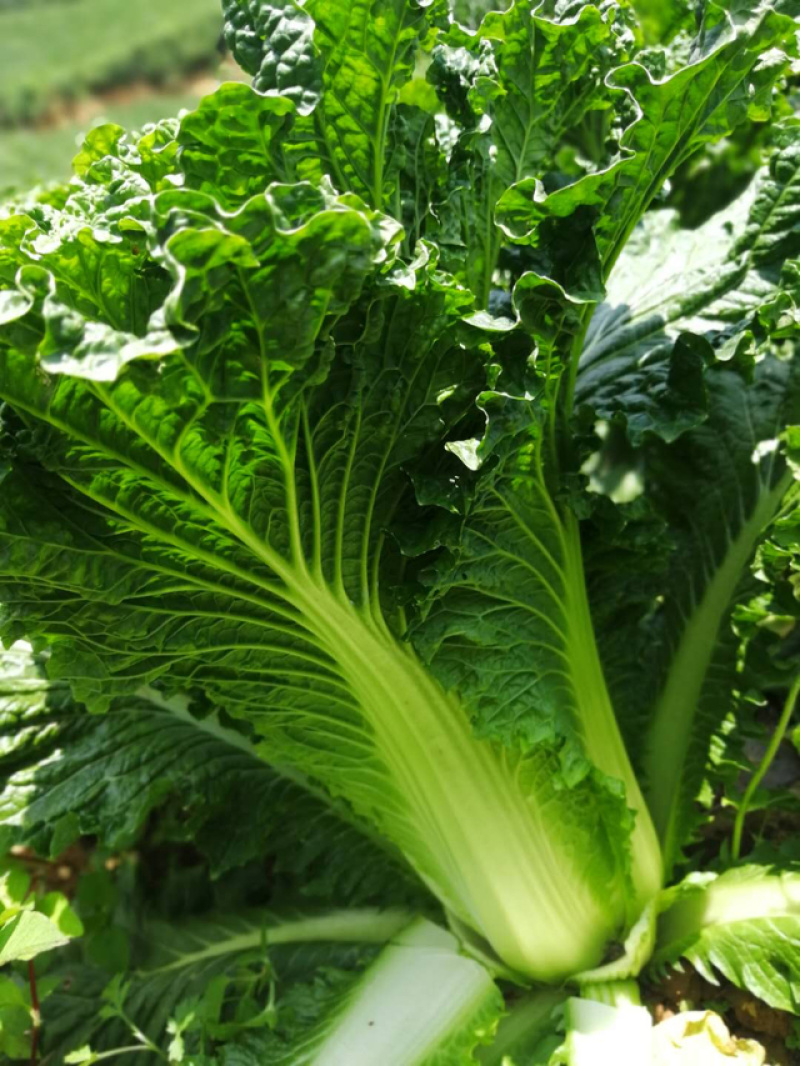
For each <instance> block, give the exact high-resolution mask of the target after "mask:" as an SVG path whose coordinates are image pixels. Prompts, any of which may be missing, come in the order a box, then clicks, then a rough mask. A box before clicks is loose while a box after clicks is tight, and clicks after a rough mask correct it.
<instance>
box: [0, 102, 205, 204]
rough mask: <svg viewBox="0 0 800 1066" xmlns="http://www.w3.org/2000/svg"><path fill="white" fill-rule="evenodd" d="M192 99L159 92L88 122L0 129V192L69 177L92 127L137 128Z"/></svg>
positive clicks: (110, 109)
mask: <svg viewBox="0 0 800 1066" xmlns="http://www.w3.org/2000/svg"><path fill="white" fill-rule="evenodd" d="M197 102H198V98H197V97H196V96H191V95H188V94H187V93H186V92H183V93H159V94H156V95H154V96H151V97H147V98H146V99H142V100H137V101H135V102H134V103H130V104H124V105H116V106H114V105H109V106H107V107H104V108H103V109H102V110H98V111H97V113H96V114H95V115H94V116H93V117H92V118H91V119H90V120H88V121H86V122H82V123H71V124H69V125H66V126H63V127H58V128H56V129H47V130H0V191H9V190H14V189H16V190H19V189H26V188H28V187H29V186H31V185H36V184H39V183H40V182H49V181H63V180H66V179H67V178H69V176H70V174H71V163H72V159H73V156H75V154H76V153H77V151H78V149H79V147H80V145H81V142H82V141H83V137H84V136H85V134H86V133H87V132H88V130H90V129H91V128H92V127H93V126H97V125H100V123H102V122H116V123H118V124H119V125H120V126H124V127H125V128H126V129H138V128H140V127H142V126H143V125H144V124H145V123H146V122H156V121H158V119H160V118H166V117H167V116H169V115H177V113H178V112H179V111H180V109H181V108H184V107H187V108H192V107H194V106H196V104H197Z"/></svg>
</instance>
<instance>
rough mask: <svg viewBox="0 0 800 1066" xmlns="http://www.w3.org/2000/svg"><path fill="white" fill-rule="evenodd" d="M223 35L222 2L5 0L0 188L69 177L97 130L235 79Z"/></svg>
mask: <svg viewBox="0 0 800 1066" xmlns="http://www.w3.org/2000/svg"><path fill="white" fill-rule="evenodd" d="M221 32H222V15H221V7H220V2H219V0H0V191H8V190H13V189H19V188H25V187H27V186H30V185H32V184H35V183H38V182H47V181H54V180H59V179H64V178H67V177H68V176H69V174H70V162H71V160H72V157H73V156H74V155H75V154H76V152H77V150H78V148H79V147H80V143H81V140H82V138H83V135H84V134H85V133H86V132H87V131H88V130H89V129H91V128H92V127H93V126H96V125H99V124H100V123H103V122H116V123H119V125H121V126H125V127H126V128H139V127H141V126H142V125H144V123H146V122H148V121H156V120H158V119H160V118H164V117H165V116H167V115H174V114H177V113H178V111H179V110H180V109H181V108H184V107H193V106H194V105H195V104H196V103H197V101H198V100H199V99H200V97H201V96H203V95H204V94H205V93H207V92H210V91H211V90H212V89H213V88H214V86H215V85H216V84H217V83H218V82H219V81H220V80H222V79H223V78H231V77H236V76H237V73H236V68H235V67H234V66H233V65H232V64H230V63H228V62H226V60H225V57H224V54H223V50H222V46H221ZM239 76H240V75H239Z"/></svg>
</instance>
